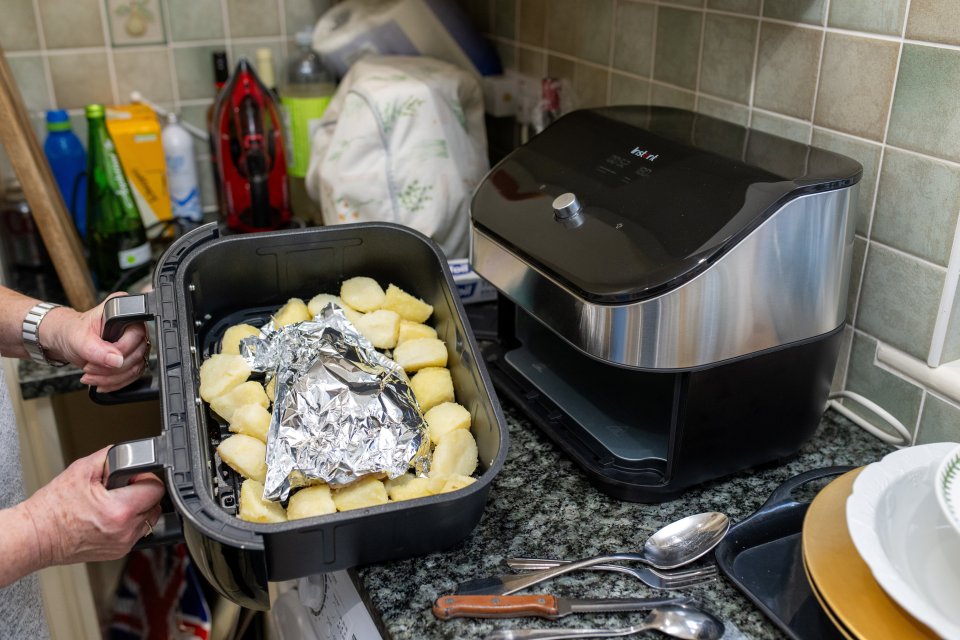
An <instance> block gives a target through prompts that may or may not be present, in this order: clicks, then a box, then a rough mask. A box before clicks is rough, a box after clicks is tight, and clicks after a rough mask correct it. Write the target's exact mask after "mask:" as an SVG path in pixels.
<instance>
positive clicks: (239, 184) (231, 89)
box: [213, 58, 290, 233]
mask: <svg viewBox="0 0 960 640" xmlns="http://www.w3.org/2000/svg"><path fill="white" fill-rule="evenodd" d="M213 132H214V134H215V135H216V136H217V140H216V145H215V151H216V156H217V172H218V174H219V178H220V189H221V195H222V200H221V202H222V203H223V207H224V209H225V211H223V212H222V213H223V214H224V217H225V219H226V224H227V227H228V228H230V229H231V230H233V231H238V232H241V233H248V232H254V231H272V230H275V229H281V228H283V227H285V226H287V225H288V224H289V222H290V200H289V194H288V192H287V162H286V159H285V158H284V149H283V139H282V133H281V124H280V116H279V113H278V110H277V105H276V102H275V100H274V97H273V95H272V94H271V93H270V91H269V90H268V89H267V88H266V87H265V86H264V85H263V83H262V82H261V81H260V79H259V78H258V77H257V74H256V72H255V71H254V69H253V67H252V66H251V65H250V63H249V62H247V60H246V58H240V60H239V61H238V62H237V67H236V69H235V70H234V72H233V76H232V77H231V78H230V82H229V84H227V86H226V87H225V88H224V89H223V90H222V91H221V92H220V96H219V97H218V98H217V106H216V109H215V114H214V126H213Z"/></svg>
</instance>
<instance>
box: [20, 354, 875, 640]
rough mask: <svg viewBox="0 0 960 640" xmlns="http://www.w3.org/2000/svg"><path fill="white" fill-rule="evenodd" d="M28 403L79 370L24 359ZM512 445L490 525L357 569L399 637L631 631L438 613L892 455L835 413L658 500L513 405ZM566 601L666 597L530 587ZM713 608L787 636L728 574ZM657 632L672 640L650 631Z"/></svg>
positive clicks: (754, 632)
mask: <svg viewBox="0 0 960 640" xmlns="http://www.w3.org/2000/svg"><path fill="white" fill-rule="evenodd" d="M20 376H21V390H22V392H23V395H24V397H25V398H32V397H38V396H42V395H48V394H53V393H63V392H67V391H74V390H77V389H81V388H83V385H81V384H80V371H79V370H77V369H76V368H74V367H69V366H68V367H61V368H53V367H48V366H45V365H39V364H35V363H30V362H22V363H21V365H20ZM503 409H504V414H505V415H506V418H507V424H508V427H509V431H510V449H509V453H508V456H507V460H506V463H505V465H504V467H503V470H502V471H501V473H500V474H499V475H498V476H497V478H496V479H495V481H494V483H493V487H492V490H491V492H490V497H489V500H488V502H487V507H486V510H485V512H484V515H483V518H482V519H481V521H480V524H479V525H478V526H477V528H476V529H475V530H474V531H473V533H472V534H471V535H470V536H469V537H468V538H467V539H466V540H464V541H463V542H462V543H460V544H458V545H456V546H455V547H453V548H451V549H448V550H446V551H443V552H440V553H434V554H431V555H428V556H423V557H419V558H414V559H410V560H405V561H400V562H391V563H385V564H381V565H373V566H368V567H362V568H360V569H359V570H358V574H359V578H360V581H361V583H362V585H363V587H364V589H365V591H366V594H365V596H366V598H367V599H368V602H369V604H370V605H371V607H372V609H374V610H375V611H376V612H377V613H378V614H379V617H380V621H381V622H382V626H383V628H384V629H385V631H386V632H387V633H388V634H389V637H390V638H392V640H407V639H410V640H414V639H415V640H429V639H433V638H442V639H445V640H446V639H454V638H457V639H463V640H468V639H472V638H483V637H484V636H485V635H486V634H487V632H489V631H490V630H491V629H494V628H498V627H509V626H514V627H516V626H523V627H548V626H564V627H585V626H610V627H616V626H622V625H625V624H629V623H634V622H637V621H639V620H640V618H641V616H642V614H611V615H603V616H601V615H571V616H569V617H567V618H564V619H563V620H560V621H557V622H547V621H539V620H536V619H532V618H525V619H519V620H468V619H460V620H453V621H449V622H442V621H440V620H437V619H436V618H434V616H433V614H432V613H431V611H430V608H431V606H432V604H433V602H434V600H436V598H438V597H439V596H441V595H444V594H448V593H451V592H452V591H453V590H454V588H455V587H456V585H457V584H458V583H459V582H462V581H464V580H467V579H470V578H475V577H482V576H488V575H495V574H500V573H508V572H509V569H507V568H506V566H505V565H504V564H503V562H504V560H505V559H506V558H508V557H513V556H541V557H564V558H582V557H588V556H592V555H597V554H600V553H608V552H613V551H634V550H639V549H641V548H642V546H643V543H644V541H645V540H646V539H647V537H648V536H649V535H650V534H651V533H653V532H654V531H656V530H657V529H659V528H660V527H662V526H663V525H665V524H667V523H669V522H672V521H674V520H677V519H679V518H681V517H684V516H687V515H690V514H693V513H699V512H702V511H721V512H724V513H726V514H728V515H729V516H730V517H731V519H733V521H734V522H737V521H740V520H742V519H744V518H746V517H747V516H748V515H750V514H751V513H752V512H753V511H755V510H756V509H757V508H758V507H759V506H760V505H761V504H763V502H764V501H765V500H766V499H767V497H768V496H769V494H770V492H771V491H773V489H774V488H776V487H777V486H778V485H779V484H780V483H781V482H783V481H784V480H786V479H787V478H789V477H791V476H793V475H796V474H798V473H801V472H803V471H808V470H810V469H816V468H819V467H826V466H831V465H842V464H852V465H862V464H867V463H869V462H873V461H875V460H878V459H880V458H881V457H883V455H885V454H886V453H888V452H889V451H891V449H890V447H889V446H888V445H885V444H884V443H882V442H880V441H879V440H877V439H875V438H873V437H872V436H870V435H868V434H867V433H866V432H864V431H863V430H861V429H859V428H857V427H855V426H854V425H852V424H851V423H850V422H848V421H846V420H845V419H843V418H842V417H839V416H837V415H836V414H834V413H827V414H826V415H825V416H824V418H823V420H822V421H821V424H820V427H819V428H818V430H817V432H816V434H815V435H814V437H813V438H812V439H811V440H810V441H809V442H808V443H807V444H806V445H805V446H804V447H803V449H802V451H801V454H800V456H799V457H798V458H796V459H795V460H793V461H791V462H790V463H788V464H786V465H783V466H780V467H777V468H769V469H762V470H754V471H747V472H743V473H739V474H736V475H734V476H731V477H729V478H726V479H723V480H720V481H714V482H711V483H708V484H705V485H702V486H700V487H697V488H695V489H693V490H691V491H689V492H688V493H687V494H686V495H685V496H684V497H683V498H681V499H679V500H674V501H672V502H666V503H663V504H657V505H643V504H635V503H630V502H622V501H619V500H615V499H613V498H609V497H607V496H606V495H605V494H603V493H601V492H600V491H599V490H597V489H595V488H594V487H593V486H592V485H590V483H589V482H588V481H587V478H586V476H585V475H584V474H583V473H582V472H581V471H580V470H579V469H578V468H577V467H576V466H575V465H574V464H573V463H572V462H571V461H570V460H569V459H568V458H566V457H565V456H564V455H563V454H562V453H561V452H560V451H559V450H558V449H557V448H556V447H555V446H554V445H553V444H552V443H551V442H549V441H548V440H547V439H546V438H545V437H544V436H543V435H542V434H541V433H540V431H539V430H538V429H537V428H536V427H534V426H533V425H532V424H531V423H530V422H529V421H527V420H526V418H525V417H524V416H523V415H522V414H521V413H520V412H519V411H518V410H517V409H516V408H514V407H513V406H512V405H511V404H510V403H508V402H504V404H503ZM534 592H540V593H554V594H557V595H562V596H583V597H627V596H650V595H655V594H657V595H668V594H671V593H677V592H663V591H660V592H658V591H655V590H653V589H650V588H648V587H646V586H644V585H643V584H641V583H640V582H638V581H636V580H634V579H632V578H629V577H622V576H618V575H616V574H607V573H592V572H580V573H574V574H570V575H567V576H563V577H561V578H558V579H555V580H553V581H550V582H547V583H543V584H542V585H538V586H537V587H535V589H534V590H531V591H529V592H527V593H534ZM687 593H690V594H692V595H694V596H695V597H696V598H697V599H698V600H699V601H700V603H701V604H702V605H703V606H704V607H705V608H706V609H708V610H709V611H711V612H713V613H714V614H716V615H718V616H719V617H720V618H722V619H723V620H724V621H725V622H728V623H733V624H732V626H733V627H734V628H735V630H737V631H739V632H740V634H742V635H740V636H737V635H735V636H734V637H747V638H782V637H783V636H782V634H780V633H779V632H778V630H777V629H776V627H775V626H774V625H773V624H772V623H771V622H770V621H768V620H767V618H765V617H764V615H763V614H762V613H761V612H760V611H759V610H758V609H757V608H756V607H755V606H754V605H753V604H752V603H751V602H750V601H749V600H747V598H746V597H745V596H744V595H742V594H741V593H740V592H739V591H738V590H737V589H736V588H734V587H733V585H732V584H730V583H729V582H727V581H726V580H725V579H724V578H720V579H719V580H717V581H715V582H713V583H710V584H708V585H706V586H701V587H696V588H693V589H690V590H688V591H687ZM647 635H648V636H649V637H663V636H658V635H657V634H654V633H650V634H647Z"/></svg>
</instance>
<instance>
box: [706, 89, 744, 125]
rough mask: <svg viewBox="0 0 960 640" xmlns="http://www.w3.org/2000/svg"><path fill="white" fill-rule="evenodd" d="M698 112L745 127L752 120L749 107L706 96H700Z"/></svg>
mask: <svg viewBox="0 0 960 640" xmlns="http://www.w3.org/2000/svg"><path fill="white" fill-rule="evenodd" d="M697 111H698V112H699V113H702V114H705V115H708V116H711V117H714V118H719V119H720V120H726V121H727V122H732V123H734V124H738V125H740V126H743V127H745V126H747V122H748V121H749V120H750V109H748V108H747V107H745V106H742V105H738V104H730V103H729V102H721V101H720V100H713V99H712V98H708V97H706V96H700V100H699V101H698V102H697Z"/></svg>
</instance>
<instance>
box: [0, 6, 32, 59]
mask: <svg viewBox="0 0 960 640" xmlns="http://www.w3.org/2000/svg"><path fill="white" fill-rule="evenodd" d="M0 16H3V19H0V46H2V47H3V49H4V50H5V51H27V50H33V49H39V48H40V36H39V34H38V33H37V21H36V18H35V17H34V15H33V2H32V1H31V0H0Z"/></svg>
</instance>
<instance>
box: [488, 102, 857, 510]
mask: <svg viewBox="0 0 960 640" xmlns="http://www.w3.org/2000/svg"><path fill="white" fill-rule="evenodd" d="M861 173H862V169H861V167H860V165H859V164H857V163H856V162H854V161H853V160H850V159H849V158H846V157H843V156H841V155H837V154H835V153H831V152H829V151H825V150H822V149H817V148H815V147H811V146H808V145H804V144H800V143H797V142H792V141H790V140H785V139H782V138H778V137H776V136H772V135H769V134H766V133H762V132H759V131H754V130H750V129H745V128H743V127H739V126H736V125H733V124H729V123H726V122H723V121H720V120H716V119H713V118H709V117H705V116H702V115H699V114H694V113H690V112H687V111H681V110H677V109H669V108H660V107H612V108H603V109H590V110H583V111H576V112H573V113H571V114H569V115H567V116H565V117H563V118H561V119H560V120H558V121H557V122H556V123H554V124H553V125H551V126H550V127H549V128H547V129H546V130H545V131H544V132H543V133H541V134H540V135H538V136H536V137H535V138H533V139H532V140H531V141H530V142H529V143H527V144H526V145H524V146H522V147H520V148H519V149H517V150H515V151H514V152H513V153H511V154H510V155H509V156H507V157H506V158H505V159H504V160H503V161H501V162H500V163H499V164H498V165H496V166H495V167H494V168H493V169H492V170H491V171H490V173H489V174H488V175H487V177H486V178H485V179H484V181H483V183H482V184H481V185H480V187H479V188H478V189H477V191H476V193H475V195H474V198H473V201H472V206H471V217H472V231H471V261H472V264H473V268H474V269H475V270H476V271H477V273H479V274H480V275H481V276H483V277H484V278H486V279H487V280H489V281H490V282H491V283H492V284H493V285H494V286H495V287H496V288H497V289H498V290H499V292H500V294H501V304H500V312H499V314H500V315H499V329H498V332H499V347H498V348H496V349H494V350H493V351H492V353H491V354H490V356H489V361H488V368H489V369H490V373H491V377H492V378H493V380H494V384H495V385H496V386H497V387H498V389H499V390H500V392H501V393H503V394H504V395H505V396H507V397H509V398H511V399H512V400H513V401H514V402H516V403H518V404H519V405H520V406H521V407H522V408H523V409H524V410H525V411H526V413H527V414H528V415H529V416H530V418H531V419H532V420H533V421H534V422H535V423H537V424H538V425H539V426H540V427H541V428H542V429H543V430H544V432H545V433H546V434H547V435H548V436H549V437H550V438H552V439H553V441H554V442H555V443H556V444H557V445H558V446H559V447H561V448H562V449H563V450H564V451H565V452H566V453H567V454H569V455H570V456H571V457H572V458H573V459H574V460H575V461H576V462H577V463H578V464H579V465H580V466H581V467H583V469H584V470H585V471H586V473H587V474H588V475H589V477H590V478H591V479H592V481H593V482H594V483H595V484H597V485H598V486H599V487H600V488H601V489H603V490H604V491H606V492H608V493H609V494H611V495H613V496H616V497H619V498H623V499H627V500H635V501H641V502H658V501H662V500H667V499H670V498H672V497H675V496H677V495H678V494H680V493H681V492H682V491H683V490H684V489H686V488H687V487H690V486H691V485H694V484H697V483H700V482H703V481H706V480H709V479H712V478H716V477H719V476H722V475H725V474H729V473H732V472H735V471H738V470H741V469H744V468H747V467H751V466H754V465H757V464H760V463H765V462H769V461H777V460H779V459H782V458H785V457H789V456H791V455H793V454H795V453H796V452H797V451H798V449H799V448H800V446H801V445H802V444H803V442H804V441H805V440H807V438H809V437H810V436H811V435H812V433H813V431H814V430H815V428H816V426H817V424H818V422H819V418H820V415H821V414H822V412H823V408H824V403H825V401H826V396H827V394H828V392H829V388H830V382H831V378H832V375H833V371H834V367H835V365H836V358H837V352H838V348H839V343H840V337H841V336H840V334H841V329H842V327H843V323H844V317H845V312H846V301H847V286H848V280H849V275H850V259H851V254H852V251H853V239H854V212H853V202H854V201H855V194H856V186H857V182H858V181H859V180H860V177H861Z"/></svg>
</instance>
